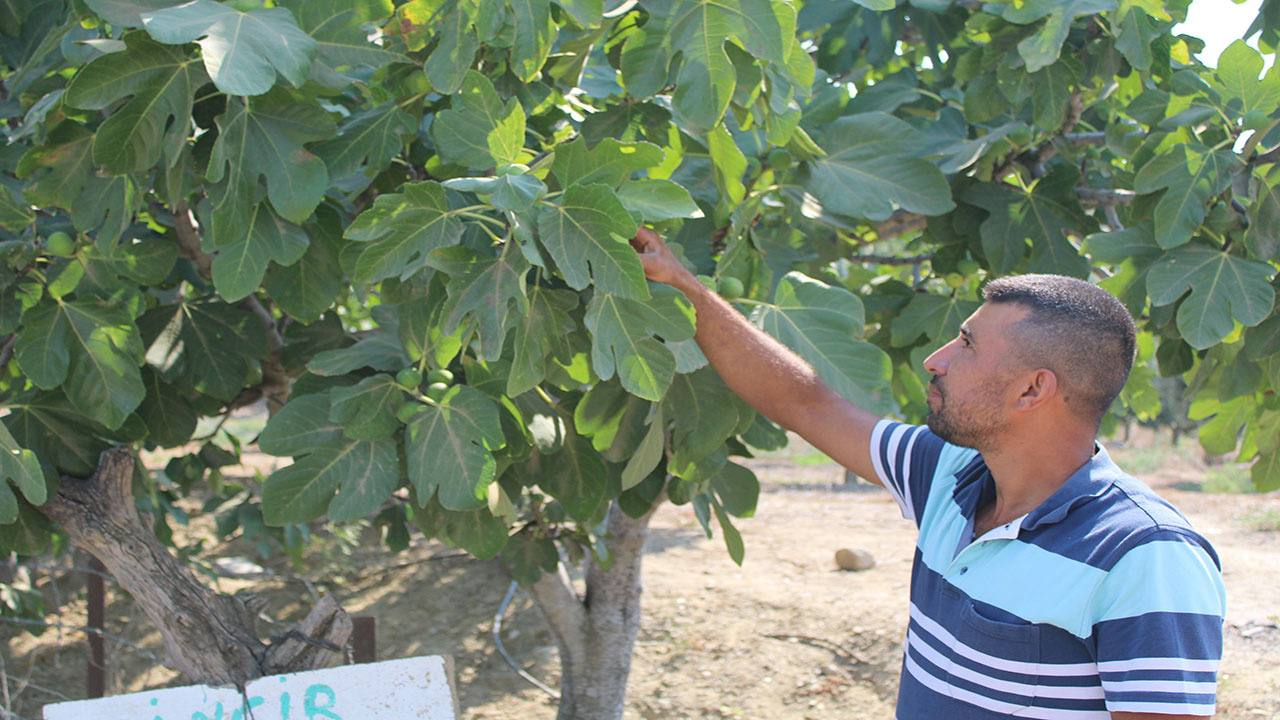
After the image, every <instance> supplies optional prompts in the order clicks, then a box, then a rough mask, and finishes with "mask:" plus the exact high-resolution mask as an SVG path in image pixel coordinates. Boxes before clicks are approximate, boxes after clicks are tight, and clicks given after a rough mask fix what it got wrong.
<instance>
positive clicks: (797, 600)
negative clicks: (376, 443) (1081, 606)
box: [0, 435, 1280, 720]
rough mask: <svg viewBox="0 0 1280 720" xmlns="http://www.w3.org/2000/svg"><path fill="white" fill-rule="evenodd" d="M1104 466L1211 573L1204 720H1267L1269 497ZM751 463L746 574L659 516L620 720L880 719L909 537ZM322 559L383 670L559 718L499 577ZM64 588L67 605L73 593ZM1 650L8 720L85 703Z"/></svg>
mask: <svg viewBox="0 0 1280 720" xmlns="http://www.w3.org/2000/svg"><path fill="white" fill-rule="evenodd" d="M1189 447H1190V448H1192V449H1191V450H1188V449H1187V448H1189ZM1112 454H1113V456H1115V457H1116V458H1117V460H1118V461H1119V462H1120V463H1121V465H1122V467H1128V465H1127V463H1128V464H1132V466H1133V467H1134V468H1135V470H1133V471H1134V474H1137V475H1139V476H1140V477H1143V479H1145V480H1147V481H1148V482H1149V483H1150V484H1151V485H1152V486H1153V487H1155V488H1156V489H1157V490H1158V491H1159V492H1160V493H1161V494H1162V495H1164V496H1165V497H1166V498H1168V499H1169V500H1170V501H1172V502H1173V503H1174V504H1175V505H1177V506H1178V507H1179V508H1180V509H1181V510H1182V511H1183V512H1184V513H1185V514H1186V515H1188V516H1189V517H1190V518H1191V520H1192V521H1193V522H1194V523H1195V525H1196V526H1197V528H1199V529H1200V530H1201V531H1202V532H1203V533H1204V534H1205V535H1207V536H1208V537H1209V538H1210V540H1211V541H1212V542H1213V543H1214V545H1215V546H1216V548H1217V550H1218V553H1219V555H1220V556H1221V557H1222V561H1223V566H1224V577H1225V581H1226V586H1227V593H1228V598H1229V607H1228V627H1227V632H1226V652H1225V658H1224V661H1223V666H1222V673H1221V689H1220V696H1219V713H1218V717H1219V718H1226V719H1231V720H1278V719H1280V627H1278V624H1280V623H1278V621H1280V496H1276V494H1272V495H1270V496H1258V495H1244V494H1215V493H1211V492H1205V491H1204V489H1205V488H1204V486H1205V485H1206V484H1209V483H1206V478H1207V477H1210V476H1220V475H1221V474H1222V472H1224V471H1223V470H1222V469H1221V468H1219V467H1217V466H1206V465H1205V464H1204V463H1203V461H1202V460H1201V459H1200V458H1199V457H1198V455H1196V454H1195V451H1194V441H1191V442H1187V443H1184V444H1183V446H1182V447H1181V448H1179V449H1178V450H1177V451H1174V450H1170V449H1169V448H1168V446H1167V442H1166V443H1159V442H1155V441H1153V439H1152V438H1151V436H1149V435H1147V436H1145V437H1144V439H1143V440H1142V441H1141V442H1138V443H1135V446H1131V447H1119V448H1113V449H1112ZM751 463H752V464H753V466H754V469H755V471H756V472H757V474H758V475H759V476H760V478H761V481H762V494H761V498H760V506H759V510H758V512H757V514H756V517H755V518H752V519H748V520H743V521H741V522H739V523H738V527H739V529H740V530H741V532H742V535H743V539H744V541H745V543H746V548H747V554H746V561H745V563H744V565H743V566H742V567H738V566H736V565H734V564H733V562H732V561H731V560H730V559H729V557H728V553H727V552H726V551H725V549H724V546H723V543H722V541H721V539H720V538H719V537H718V536H717V537H716V538H715V539H711V540H709V539H707V538H706V537H705V535H704V534H703V532H702V529H701V527H700V526H699V524H698V521H697V520H696V518H695V517H694V514H693V511H692V509H691V508H690V507H688V506H685V507H675V506H670V505H668V506H666V507H664V508H663V509H661V510H660V511H659V513H658V514H657V515H656V517H655V519H654V522H653V528H652V533H651V537H650V539H649V543H648V547H647V552H648V555H647V557H646V558H645V567H644V578H645V594H644V598H643V607H644V621H643V627H642V630H641V632H640V637H639V641H638V643H637V646H636V651H635V656H634V662H633V665H632V671H631V678H630V684H629V700H628V705H627V711H626V717H627V718H629V719H637V720H638V719H640V718H755V719H759V720H790V719H796V720H800V719H805V720H808V719H814V720H817V719H819V718H821V719H822V720H828V719H832V718H834V719H845V718H848V719H861V718H868V719H870V718H875V719H884V718H891V717H892V716H893V707H894V699H895V695H896V692H897V684H898V671H899V663H900V662H901V655H900V654H901V642H902V636H903V633H904V629H905V623H906V617H907V605H906V598H907V585H908V579H909V573H910V563H911V557H912V548H913V543H914V532H913V526H912V525H911V524H910V523H909V522H908V521H906V520H903V519H902V518H901V516H900V515H899V513H898V511H897V508H896V506H895V505H894V504H893V501H892V500H891V499H890V498H889V496H888V494H887V493H885V492H884V491H881V490H879V489H875V488H872V487H870V486H866V485H849V484H845V483H844V482H843V472H842V471H841V470H840V469H839V468H838V467H836V466H834V465H831V464H829V463H825V462H823V458H821V457H820V456H817V455H816V454H815V453H812V452H811V451H808V450H806V449H805V446H804V445H803V444H802V443H801V444H798V445H797V446H795V447H793V448H792V449H791V450H789V451H787V453H786V454H785V455H781V456H777V457H771V458H763V459H757V460H753V461H751ZM1228 469H1230V470H1232V471H1233V472H1235V473H1237V474H1238V473H1239V472H1240V470H1239V468H1234V469H1232V468H1228ZM1210 489H1212V487H1211V488H1210ZM193 532H196V531H194V530H193ZM842 547H848V548H862V549H865V550H868V551H870V552H871V553H872V554H873V555H874V557H875V558H876V561H877V562H876V566H875V567H874V568H872V569H870V570H866V571H863V572H853V573H850V572H842V571H839V570H837V569H836V566H835V562H834V560H833V555H834V553H835V551H836V550H837V549H839V548H842ZM225 551H226V553H227V554H232V555H234V554H237V553H238V554H245V552H246V549H245V548H243V547H235V546H231V547H227V548H225ZM334 552H335V553H336V555H335V557H333V558H331V560H330V562H329V563H328V564H327V565H325V566H324V567H325V568H327V569H324V570H316V571H315V572H311V573H310V580H311V582H312V583H313V585H317V586H319V587H320V588H321V589H322V590H324V589H328V590H330V591H332V592H336V593H338V594H339V596H340V599H341V600H342V602H343V604H344V605H345V607H346V608H347V609H348V610H349V611H350V612H352V613H354V614H367V615H373V616H375V617H376V618H377V623H378V654H379V657H380V658H383V659H386V658H394V657H409V656H413V655H421V654H437V653H440V654H451V655H453V657H454V658H455V660H456V662H457V669H458V685H459V695H460V698H461V704H462V708H463V717H464V718H466V720H499V719H503V720H505V719H506V718H531V719H532V718H554V717H555V708H556V705H555V701H554V700H553V699H551V698H550V697H549V696H547V695H546V694H545V693H543V692H542V691H541V690H538V689H536V688H534V687H533V686H532V685H530V684H529V683H527V682H526V681H525V680H523V679H521V678H520V677H519V676H518V675H516V673H515V672H513V671H512V669H511V668H510V667H509V666H508V665H506V663H505V662H504V661H503V660H502V658H501V657H500V655H499V653H498V651H497V649H496V646H495V643H494V640H493V636H492V629H493V625H494V615H495V612H496V611H497V609H498V608H499V606H500V604H501V602H502V599H503V595H504V594H505V592H506V590H507V586H508V582H509V580H508V578H507V577H506V575H505V574H504V572H503V571H502V570H501V568H499V567H498V566H497V565H496V564H494V563H492V562H481V561H478V560H474V559H472V558H470V557H468V556H466V555H463V554H460V553H459V552H458V551H456V550H452V549H449V548H446V547H444V546H442V545H439V544H437V543H428V542H421V543H417V544H414V545H412V546H411V547H410V549H409V550H407V551H406V552H404V553H402V554H401V555H398V556H395V557H389V556H387V555H386V554H385V553H383V552H380V551H378V550H377V548H376V547H375V546H374V545H372V544H371V543H366V544H365V545H362V546H360V547H359V548H358V549H357V550H356V551H355V552H354V553H353V554H351V555H341V554H340V553H338V551H337V550H335V551H334ZM272 567H273V568H275V569H276V570H277V571H278V572H279V573H280V574H279V575H278V576H276V577H273V578H269V579H265V580H254V581H228V580H225V579H224V580H221V581H220V587H221V588H222V589H223V590H227V591H234V590H236V589H239V588H249V587H252V588H253V589H254V590H255V591H257V592H261V593H264V594H266V595H267V596H268V597H270V598H271V599H272V601H273V605H272V607H271V608H270V610H269V612H272V613H274V614H275V615H276V616H278V617H280V618H282V619H290V618H296V617H298V616H299V615H300V614H301V613H302V611H303V609H304V608H305V606H306V605H308V604H309V602H310V599H309V592H308V590H307V589H306V585H305V583H304V582H303V581H302V579H301V578H299V577H298V576H293V575H290V574H288V572H287V568H286V567H285V565H284V564H283V563H281V564H278V565H276V564H273V565H272ZM335 568H338V570H335ZM335 580H341V582H340V583H339V582H332V581H335ZM62 584H63V585H64V587H63V588H62V589H61V592H62V593H63V594H64V596H65V595H66V594H68V593H70V592H72V591H73V590H74V588H73V587H70V583H69V582H68V581H65V580H64V581H62ZM108 599H109V603H110V604H109V607H108V611H107V616H108V623H107V630H108V632H111V633H113V634H115V635H118V636H121V637H122V638H123V639H125V640H127V641H128V642H130V643H133V644H135V645H138V646H140V647H143V648H149V649H151V650H152V651H154V652H157V653H158V652H159V650H158V636H157V634H156V633H155V631H154V629H153V628H151V627H149V623H147V621H146V620H145V618H142V617H141V616H140V615H139V614H138V613H137V612H136V610H135V609H134V606H133V603H132V602H131V601H130V600H129V599H128V598H127V597H126V596H124V595H123V594H122V593H119V592H112V591H111V590H110V589H109V590H108ZM82 612H83V605H82V603H80V602H79V601H76V602H73V603H70V604H68V605H67V606H66V607H65V608H64V610H63V614H62V615H61V616H60V617H50V618H49V620H50V621H51V622H52V621H59V622H62V623H65V624H67V625H80V624H82V623H83V614H82ZM0 631H3V632H4V633H5V634H4V636H3V637H4V638H5V640H6V647H5V649H4V652H3V659H4V661H5V666H6V667H5V670H6V672H7V673H8V674H9V675H10V676H11V677H10V679H9V681H8V684H9V692H10V694H11V696H14V697H13V699H12V710H13V712H15V713H17V714H18V715H19V716H20V717H24V718H36V717H39V714H40V707H42V706H43V704H45V703H48V702H53V701H57V700H59V699H62V698H59V697H58V696H59V695H61V696H63V698H81V697H83V696H84V672H85V665H84V663H85V659H84V650H83V647H84V644H83V636H82V635H81V634H79V633H75V632H70V631H64V632H63V633H62V634H61V638H58V636H57V635H58V634H57V633H56V631H54V630H49V631H47V632H45V633H44V635H42V636H41V637H39V638H33V637H31V636H29V635H26V634H24V633H21V632H15V631H14V629H13V628H0ZM268 632H269V631H268ZM502 642H503V644H504V646H505V647H506V649H507V651H508V652H509V653H510V654H511V655H512V656H513V657H514V658H515V660H516V661H517V663H519V664H520V665H521V667H523V668H524V669H525V670H527V671H528V672H529V673H531V674H532V675H533V676H534V677H537V678H539V679H541V680H542V681H543V682H544V683H546V684H547V685H550V686H551V687H553V688H554V687H556V685H557V683H558V672H559V671H558V660H557V657H556V652H555V648H554V645H553V642H552V640H551V637H550V635H549V633H548V631H547V629H546V626H545V624H544V623H543V620H542V618H541V616H540V614H539V612H538V610H537V609H536V608H535V607H534V606H533V605H532V604H531V602H530V599H529V597H528V596H527V595H526V594H524V593H517V594H516V596H515V599H514V601H513V602H512V604H511V606H510V607H509V608H508V609H507V613H506V615H505V618H504V621H503V624H502ZM108 653H109V657H110V658H111V660H110V672H109V679H108V688H109V692H111V693H118V692H131V691H137V690H141V689H143V688H145V687H156V686H161V685H164V684H168V683H176V684H181V682H180V681H179V680H177V679H176V678H174V677H173V674H172V673H171V672H170V671H168V670H166V669H164V668H162V667H157V666H156V665H155V664H154V663H153V662H151V661H149V660H148V659H147V658H145V657H143V656H142V655H141V654H140V653H139V652H138V651H137V650H135V649H133V648H131V647H127V646H121V645H118V644H116V643H108ZM23 678H26V679H27V680H28V681H29V683H30V684H24V683H23V680H22V679H23ZM349 720H351V719H349Z"/></svg>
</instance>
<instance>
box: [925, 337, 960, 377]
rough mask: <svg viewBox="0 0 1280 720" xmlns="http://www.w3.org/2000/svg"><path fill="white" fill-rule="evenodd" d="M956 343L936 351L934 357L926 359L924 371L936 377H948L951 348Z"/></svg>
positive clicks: (952, 342)
mask: <svg viewBox="0 0 1280 720" xmlns="http://www.w3.org/2000/svg"><path fill="white" fill-rule="evenodd" d="M954 343H955V341H954V340H953V341H951V342H949V343H947V344H946V345H943V346H942V347H940V348H938V349H937V350H934V351H933V354H932V355H930V356H929V357H927V358H925V359H924V369H925V370H926V371H928V372H931V373H933V374H934V375H946V374H947V368H948V367H949V366H950V365H951V346H952V345H953V344H954Z"/></svg>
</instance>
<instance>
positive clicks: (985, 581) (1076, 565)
mask: <svg viewBox="0 0 1280 720" xmlns="http://www.w3.org/2000/svg"><path fill="white" fill-rule="evenodd" d="M953 547H954V546H953ZM957 560H958V561H959V564H961V565H964V566H966V567H968V568H969V570H968V572H966V573H965V574H963V575H959V574H956V573H953V574H952V575H951V576H950V577H948V579H949V580H950V581H951V582H952V583H954V584H955V586H956V587H958V588H960V589H961V590H963V591H964V592H965V594H967V595H968V596H969V597H971V598H973V599H975V600H981V601H982V602H984V603H987V604H989V605H994V606H996V607H998V608H1001V609H1002V610H1005V611H1007V612H1010V613H1013V614H1014V615H1017V616H1018V617H1020V618H1022V619H1023V620H1026V621H1027V622H1031V623H1047V624H1049V625H1053V626H1055V627H1059V628H1062V629H1063V630H1066V631H1067V632H1069V633H1071V634H1072V635H1075V636H1076V637H1078V638H1085V637H1088V636H1089V635H1090V634H1091V633H1092V632H1093V627H1092V622H1091V621H1090V618H1088V617H1087V616H1086V609H1087V608H1088V606H1089V596H1090V595H1092V594H1093V591H1094V589H1095V588H1097V587H1098V584H1099V583H1101V582H1102V581H1103V580H1104V579H1105V578H1106V572H1104V571H1102V570H1099V569H1098V568H1095V567H1092V566H1090V565H1088V564H1086V563H1082V562H1078V561H1076V560H1072V559H1071V558H1068V557H1064V556H1062V555H1058V554H1057V553H1054V552H1050V551H1048V550H1045V549H1044V548H1042V547H1039V546H1038V545H1033V544H1031V543H1025V542H1022V541H1020V540H991V541H988V542H984V543H980V544H978V545H975V546H972V547H969V548H967V549H966V550H965V551H964V552H963V553H961V555H960V557H959V558H957ZM1033 589H1034V590H1033ZM1046 599H1047V601H1046Z"/></svg>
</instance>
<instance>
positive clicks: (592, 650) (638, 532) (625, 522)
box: [532, 500, 662, 720]
mask: <svg viewBox="0 0 1280 720" xmlns="http://www.w3.org/2000/svg"><path fill="white" fill-rule="evenodd" d="M661 502H662V501H661V500H659V501H657V502H655V503H654V508H653V509H651V510H650V511H649V512H648V514H646V515H645V516H644V517H642V518H638V519H637V518H632V517H629V516H628V515H627V514H626V513H623V512H622V510H621V509H620V508H619V507H618V505H617V504H616V503H615V504H614V505H613V506H612V507H611V508H610V510H609V524H608V528H609V552H610V554H611V555H612V557H613V564H612V566H611V567H610V568H609V569H608V570H605V569H604V568H602V567H600V565H599V564H598V563H596V562H594V561H593V560H590V559H589V560H588V561H587V592H586V597H585V598H579V597H578V594H577V593H576V592H575V591H574V589H573V585H572V584H571V583H570V580H569V576H568V573H566V572H565V571H564V566H563V565H561V567H560V572H558V573H554V574H552V573H547V574H544V575H543V576H542V578H541V579H539V580H538V582H536V583H534V585H533V587H532V592H533V596H534V599H535V602H536V603H537V604H538V607H539V608H540V609H541V610H542V612H543V615H544V616H545V617H546V618H547V622H548V623H549V624H550V626H551V632H552V635H553V636H555V639H556V645H557V648H558V649H559V651H560V667H561V676H560V710H559V713H558V714H557V715H556V718H557V720H620V718H622V710H623V706H624V704H625V702H626V695H627V676H628V674H630V672H631V654H632V651H633V649H634V647H635V642H636V636H637V635H638V634H639V632H640V596H641V592H642V588H641V583H640V566H641V560H642V559H643V557H644V543H645V539H646V538H647V537H648V534H649V520H650V519H651V518H652V517H653V512H654V510H656V509H657V507H658V506H659V505H661Z"/></svg>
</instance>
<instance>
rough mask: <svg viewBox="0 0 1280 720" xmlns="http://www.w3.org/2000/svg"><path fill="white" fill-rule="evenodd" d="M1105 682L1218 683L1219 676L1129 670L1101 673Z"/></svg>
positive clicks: (1212, 673) (1167, 671) (1176, 671)
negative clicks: (1171, 681)
mask: <svg viewBox="0 0 1280 720" xmlns="http://www.w3.org/2000/svg"><path fill="white" fill-rule="evenodd" d="M1098 675H1099V677H1101V678H1102V680H1103V682H1109V683H1110V682H1121V681H1129V680H1176V681H1180V682H1217V681H1218V674H1217V673H1216V672H1213V671H1206V672H1187V671H1185V670H1129V671H1127V672H1104V673H1099V674H1098Z"/></svg>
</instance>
